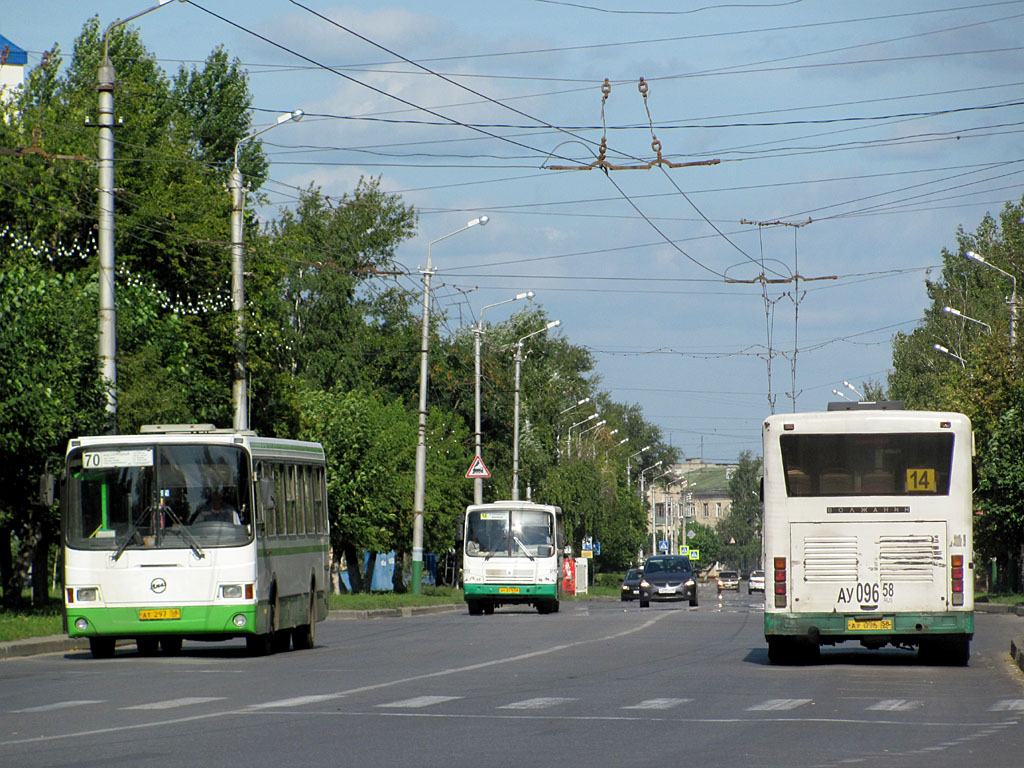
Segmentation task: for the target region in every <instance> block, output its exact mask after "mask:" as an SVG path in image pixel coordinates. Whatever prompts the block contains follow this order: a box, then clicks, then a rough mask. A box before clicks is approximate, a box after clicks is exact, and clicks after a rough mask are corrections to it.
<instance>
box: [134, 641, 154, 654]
mask: <svg viewBox="0 0 1024 768" xmlns="http://www.w3.org/2000/svg"><path fill="white" fill-rule="evenodd" d="M135 647H136V648H138V649H139V656H156V652H157V651H158V650H159V649H160V640H159V639H157V638H155V637H137V638H135Z"/></svg>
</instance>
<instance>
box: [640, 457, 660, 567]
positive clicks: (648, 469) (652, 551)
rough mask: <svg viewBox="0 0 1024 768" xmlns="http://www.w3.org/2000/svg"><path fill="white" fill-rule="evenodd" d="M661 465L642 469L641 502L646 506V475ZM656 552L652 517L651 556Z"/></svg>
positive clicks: (652, 519)
mask: <svg viewBox="0 0 1024 768" xmlns="http://www.w3.org/2000/svg"><path fill="white" fill-rule="evenodd" d="M647 448H650V446H647ZM647 448H644V449H643V450H644V451H646V450H647ZM641 452H642V451H641ZM661 465H662V462H661V461H659V462H658V463H657V464H651V466H649V467H647V468H646V469H641V470H640V500H641V501H642V502H643V503H644V504H646V503H647V495H646V494H645V492H644V473H645V472H650V471H651V470H652V469H657V468H658V467H660V466H661ZM654 551H655V546H654V517H653V515H652V517H651V554H652V555H653V554H654Z"/></svg>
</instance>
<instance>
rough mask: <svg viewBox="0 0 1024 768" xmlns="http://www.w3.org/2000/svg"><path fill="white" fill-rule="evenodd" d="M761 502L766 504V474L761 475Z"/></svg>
mask: <svg viewBox="0 0 1024 768" xmlns="http://www.w3.org/2000/svg"><path fill="white" fill-rule="evenodd" d="M761 503H762V504H764V475H761Z"/></svg>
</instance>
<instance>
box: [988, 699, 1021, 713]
mask: <svg viewBox="0 0 1024 768" xmlns="http://www.w3.org/2000/svg"><path fill="white" fill-rule="evenodd" d="M988 709H989V712H1024V699H1003V700H1002V701H997V702H996V703H995V704H993V705H992V706H991V707H989V708H988Z"/></svg>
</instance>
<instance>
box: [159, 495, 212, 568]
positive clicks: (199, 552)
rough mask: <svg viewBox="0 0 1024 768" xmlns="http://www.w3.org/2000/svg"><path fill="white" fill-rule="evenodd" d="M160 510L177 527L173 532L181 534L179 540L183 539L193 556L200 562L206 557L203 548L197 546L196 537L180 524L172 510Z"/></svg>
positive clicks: (165, 508) (167, 508)
mask: <svg viewBox="0 0 1024 768" xmlns="http://www.w3.org/2000/svg"><path fill="white" fill-rule="evenodd" d="M161 509H163V511H164V513H165V514H166V515H167V516H168V517H169V518H171V522H172V523H174V524H175V525H176V526H177V527H176V528H175V530H177V531H178V533H180V534H181V538H183V539H184V540H185V543H186V544H188V545H189V547H191V549H192V552H193V553H195V556H196V557H198V558H199V559H200V560H202V559H203V558H204V557H206V553H205V552H203V548H202V547H201V546H199V542H198V541H196V537H195V536H193V535H192V534H191V533H189V530H188V528H186V527H185V524H184V523H182V522H181V518H180V517H178V516H177V515H176V514H174V510H173V509H171V508H170V507H161Z"/></svg>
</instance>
